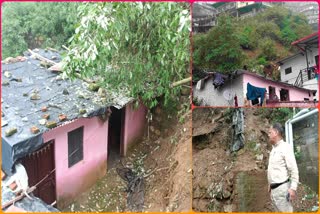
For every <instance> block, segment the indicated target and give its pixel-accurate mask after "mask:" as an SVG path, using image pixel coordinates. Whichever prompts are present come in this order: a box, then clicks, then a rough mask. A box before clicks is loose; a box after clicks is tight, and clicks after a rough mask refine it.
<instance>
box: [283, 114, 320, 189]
mask: <svg viewBox="0 0 320 214" xmlns="http://www.w3.org/2000/svg"><path fill="white" fill-rule="evenodd" d="M318 117H319V111H318V109H303V110H301V111H300V112H298V113H297V114H296V115H294V116H293V117H292V118H291V119H289V120H288V121H287V122H286V124H285V131H286V142H288V143H289V144H290V145H292V149H294V152H295V155H296V159H297V164H298V168H299V177H300V181H301V182H302V183H304V184H307V185H308V186H309V187H311V189H312V190H313V191H315V192H318V190H319V165H318V163H319V154H318V148H319V135H318V126H319V123H318Z"/></svg>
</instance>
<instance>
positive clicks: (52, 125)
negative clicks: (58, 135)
mask: <svg viewBox="0 0 320 214" xmlns="http://www.w3.org/2000/svg"><path fill="white" fill-rule="evenodd" d="M56 126H57V122H56V121H48V122H46V127H47V128H49V129H52V128H54V127H56Z"/></svg>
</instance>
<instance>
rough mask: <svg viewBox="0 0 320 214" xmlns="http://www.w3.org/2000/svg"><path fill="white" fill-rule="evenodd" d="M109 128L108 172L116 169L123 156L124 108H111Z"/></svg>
mask: <svg viewBox="0 0 320 214" xmlns="http://www.w3.org/2000/svg"><path fill="white" fill-rule="evenodd" d="M111 111H112V113H111V115H110V117H109V126H108V160H107V161H108V162H107V165H108V170H109V169H112V168H114V167H115V166H116V165H117V164H118V163H119V160H120V157H121V155H123V130H124V117H125V115H124V114H125V113H124V108H122V109H117V108H115V107H111Z"/></svg>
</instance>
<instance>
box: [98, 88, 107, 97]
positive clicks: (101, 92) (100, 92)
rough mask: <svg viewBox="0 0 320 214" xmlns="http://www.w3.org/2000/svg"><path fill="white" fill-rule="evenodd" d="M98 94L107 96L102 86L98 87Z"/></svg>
mask: <svg viewBox="0 0 320 214" xmlns="http://www.w3.org/2000/svg"><path fill="white" fill-rule="evenodd" d="M98 95H99V96H100V97H106V96H107V92H106V89H104V88H99V90H98Z"/></svg>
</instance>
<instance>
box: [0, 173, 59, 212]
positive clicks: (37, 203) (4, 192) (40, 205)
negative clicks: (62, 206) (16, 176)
mask: <svg viewBox="0 0 320 214" xmlns="http://www.w3.org/2000/svg"><path fill="white" fill-rule="evenodd" d="M9 179H10V177H7V178H6V179H5V180H3V181H2V185H1V204H2V206H3V205H5V204H6V203H8V202H10V201H11V200H13V199H14V198H16V197H17V196H16V195H15V194H14V193H13V192H12V191H11V190H10V188H9V187H5V185H3V184H4V183H6V181H8V180H9ZM29 196H30V197H31V199H32V200H31V199H29V198H28V197H24V198H23V199H21V200H19V201H17V202H15V203H14V206H15V207H17V208H20V209H22V210H25V211H27V212H60V211H59V210H57V209H56V208H54V207H53V206H51V205H48V204H46V203H45V202H43V201H42V200H41V199H39V198H37V197H35V196H34V195H33V194H32V193H30V194H29ZM6 210H8V211H10V207H8V208H6ZM6 210H4V211H6ZM15 212H16V211H15Z"/></svg>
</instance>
